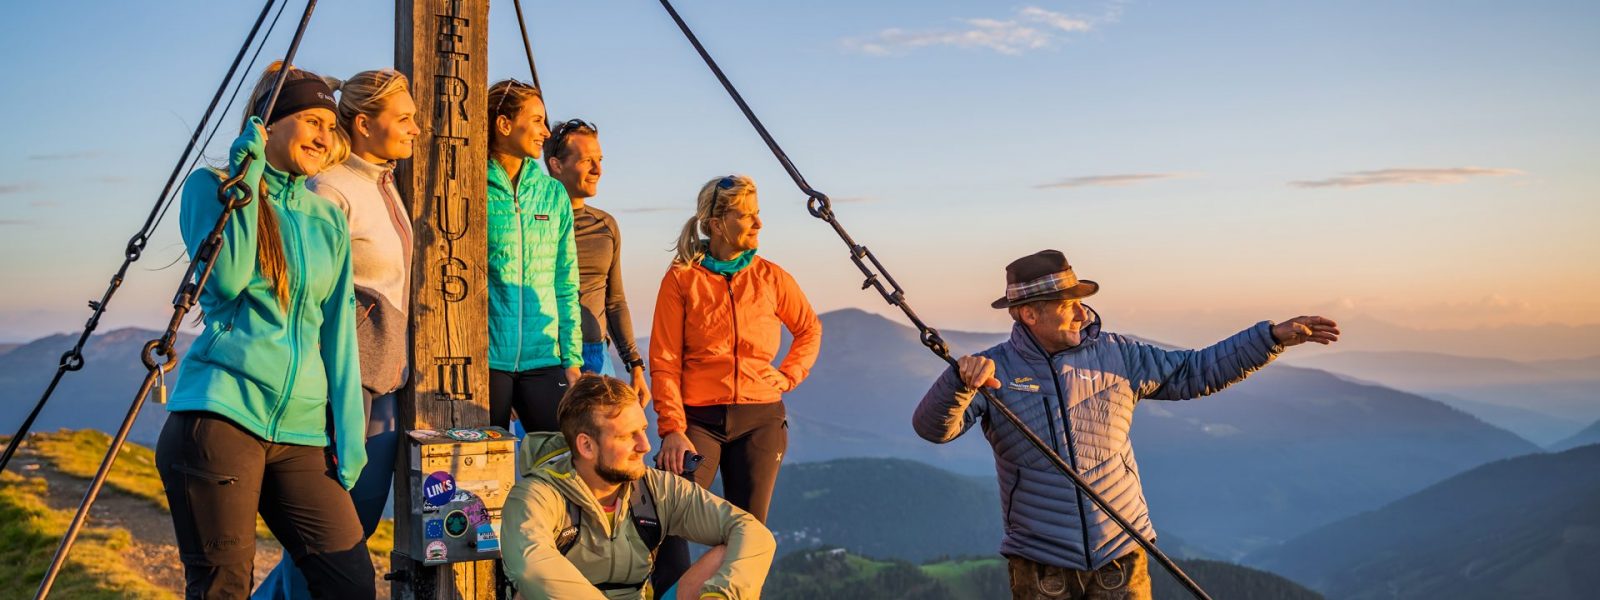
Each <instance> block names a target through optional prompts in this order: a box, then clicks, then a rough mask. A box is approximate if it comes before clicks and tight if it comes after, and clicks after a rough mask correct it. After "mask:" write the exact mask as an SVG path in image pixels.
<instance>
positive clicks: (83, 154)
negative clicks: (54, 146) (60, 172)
mask: <svg viewBox="0 0 1600 600" xmlns="http://www.w3.org/2000/svg"><path fill="white" fill-rule="evenodd" d="M107 156H111V153H110V152H107V151H105V150H75V151H72V152H56V153H52V154H31V155H29V156H28V160H83V159H88V158H104V157H107Z"/></svg>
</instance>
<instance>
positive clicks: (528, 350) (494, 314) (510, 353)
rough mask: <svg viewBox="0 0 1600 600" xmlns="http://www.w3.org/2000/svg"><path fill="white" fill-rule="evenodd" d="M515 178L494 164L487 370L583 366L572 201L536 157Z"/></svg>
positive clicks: (491, 169)
mask: <svg viewBox="0 0 1600 600" xmlns="http://www.w3.org/2000/svg"><path fill="white" fill-rule="evenodd" d="M517 179H518V181H517V183H516V185H512V183H511V181H510V177H509V176H508V175H507V174H506V170H505V168H503V167H501V166H500V162H499V161H496V160H490V161H489V368H491V369H494V370H497V371H513V372H515V371H526V370H528V369H538V368H541V367H552V366H556V365H560V366H562V367H579V366H583V329H582V328H583V321H582V320H581V319H580V318H579V316H578V314H579V313H578V311H579V310H580V309H579V307H578V249H577V245H576V243H575V242H574V241H573V235H572V200H570V199H568V198H567V190H566V188H563V187H561V182H559V181H556V180H555V179H552V178H551V177H550V176H549V175H546V174H545V173H544V171H541V170H539V161H538V160H535V159H532V158H528V159H524V160H523V162H522V172H521V173H520V174H519V176H518V177H517Z"/></svg>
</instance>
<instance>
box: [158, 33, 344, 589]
mask: <svg viewBox="0 0 1600 600" xmlns="http://www.w3.org/2000/svg"><path fill="white" fill-rule="evenodd" d="M277 68H278V65H274V66H273V67H269V68H268V71H267V73H266V75H264V76H263V77H262V80H261V82H260V83H259V84H258V85H257V86H256V91H255V93H254V94H253V95H252V99H251V102H250V104H249V105H248V106H249V107H250V114H252V115H255V114H261V113H262V112H263V111H264V110H265V109H266V106H265V105H266V100H265V98H264V97H265V96H267V95H268V94H267V92H269V91H270V90H271V88H272V83H273V79H274V78H275V76H276V73H277ZM335 109H336V105H335V104H334V102H333V94H332V91H331V90H329V88H328V85H327V84H326V83H323V81H322V79H321V78H319V77H317V76H316V75H314V74H311V73H308V72H305V71H301V70H298V69H292V68H291V70H290V72H289V75H288V79H287V81H286V82H285V84H284V86H283V90H282V92H281V93H280V95H279V97H278V100H277V103H276V104H275V105H274V106H273V107H272V111H271V113H270V114H268V116H267V118H266V120H265V123H266V126H265V127H263V126H262V123H263V121H262V120H261V119H260V118H258V117H254V116H252V117H250V118H249V119H248V120H246V122H245V126H244V132H243V133H242V134H241V135H240V136H239V138H238V139H237V140H236V141H234V143H233V147H232V149H231V151H230V154H229V174H234V175H237V174H239V173H240V171H241V170H243V176H244V181H245V183H246V186H247V189H250V190H254V196H255V197H254V198H252V199H251V200H250V202H249V203H248V204H246V205H244V206H243V207H241V208H239V209H237V210H235V211H234V213H233V214H232V215H231V218H230V219H229V221H228V225H227V228H226V229H225V230H224V232H223V238H222V245H221V249H220V251H219V252H218V254H217V256H216V258H215V260H214V265H213V267H212V271H211V277H210V279H209V280H207V281H206V285H205V288H204V289H203V290H201V294H200V299H199V302H200V308H201V310H202V311H203V312H202V314H203V315H204V316H203V319H204V321H205V325H206V328H205V332H204V333H202V334H201V335H200V337H199V339H197V340H196V341H195V343H194V345H193V346H192V347H191V348H190V349H189V353H188V355H187V356H186V357H185V358H184V360H183V365H182V367H181V368H180V369H179V375H178V383H177V386H176V388H175V389H174V390H173V393H172V397H171V399H170V400H169V401H168V404H167V410H168V411H170V413H171V414H170V415H169V416H168V417H167V422H166V425H165V427H164V428H163V429H162V431H161V438H160V441H159V442H158V443H157V446H156V468H157V469H158V470H159V471H160V473H161V482H162V484H164V485H165V487H166V492H167V501H168V503H169V504H170V505H171V508H172V510H171V512H172V524H173V529H174V530H175V532H176V533H177V541H178V550H179V556H180V558H181V559H182V561H183V565H184V575H185V579H186V580H187V587H188V589H187V595H188V596H189V597H191V598H195V597H205V598H212V597H227V598H243V597H245V596H247V595H249V593H250V588H251V585H252V584H253V583H254V582H253V581H252V576H251V571H252V566H253V563H254V556H255V546H256V544H255V523H256V519H255V517H256V514H257V512H258V511H259V513H260V514H261V517H262V519H263V520H264V521H266V524H267V527H268V528H269V529H271V530H272V533H273V535H274V536H276V537H277V539H278V541H279V542H281V543H282V544H283V547H284V551H285V552H286V553H287V554H289V556H290V557H292V558H293V559H294V561H295V564H296V565H298V566H299V567H300V569H301V570H302V571H303V572H304V573H305V575H306V580H307V582H308V583H309V584H310V588H311V592H312V594H314V595H316V596H318V597H329V598H372V597H374V594H375V590H374V587H373V571H372V562H371V560H370V559H369V558H368V557H367V547H366V541H365V539H364V536H363V534H362V530H361V522H360V520H359V519H358V518H357V516H356V509H355V505H354V504H353V503H352V502H351V500H350V495H349V494H347V493H345V490H346V489H348V488H350V487H351V486H352V485H354V484H355V482H356V478H357V476H359V475H360V473H361V468H362V466H363V465H364V464H365V463H366V461H367V455H366V449H365V446H364V444H363V442H364V440H365V437H366V436H365V433H366V415H365V414H364V412H365V409H364V406H363V402H362V396H361V367H360V362H359V355H358V353H357V349H356V329H355V295H354V288H353V286H352V284H351V266H350V234H349V231H348V229H347V227H346V225H345V218H344V215H343V213H340V212H339V209H338V208H336V207H334V205H333V204H332V203H331V202H328V201H327V200H325V199H323V198H322V197H320V196H317V195H316V194H313V193H311V192H310V191H309V190H307V189H306V186H305V182H306V177H307V176H310V175H315V174H316V173H318V172H319V171H321V170H322V169H324V168H326V167H327V166H329V165H331V164H334V163H337V162H339V161H340V160H343V157H342V156H340V154H341V152H340V150H341V149H342V148H343V145H342V143H341V140H340V139H339V138H338V137H337V136H336V133H335V131H334V129H335V128H336V127H337V124H336V120H335V116H334V111H335ZM247 161H248V163H249V166H248V168H245V167H244V164H245V163H246V162H247ZM227 176H228V174H224V173H222V172H219V171H216V170H212V169H201V170H199V171H196V172H195V173H194V174H193V175H191V176H190V177H189V180H188V182H187V183H185V184H184V189H183V198H182V204H181V225H182V233H183V240H184V243H185V245H187V246H188V249H189V257H190V259H191V260H192V259H194V258H195V255H196V253H197V252H198V249H199V247H200V245H201V244H202V242H204V241H205V239H206V237H207V236H208V235H209V234H210V232H211V230H212V228H213V227H214V226H215V224H216V222H217V218H218V217H219V216H220V215H221V214H222V211H223V204H222V202H221V201H220V200H219V199H218V197H217V192H218V188H220V187H221V182H222V181H223V180H224V179H225V178H226V177H227ZM329 416H331V417H332V419H333V423H332V425H333V426H332V428H331V429H332V432H333V436H332V438H333V439H330V436H329V435H328V431H329V429H330V428H329V427H328V425H329V424H328V417H329ZM330 444H332V445H333V447H334V448H335V449H336V451H332V452H330V451H329V450H328V448H327V447H328V446H329V445H330ZM334 456H336V457H337V458H336V459H334V458H332V457H334Z"/></svg>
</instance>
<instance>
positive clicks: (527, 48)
mask: <svg viewBox="0 0 1600 600" xmlns="http://www.w3.org/2000/svg"><path fill="white" fill-rule="evenodd" d="M511 5H512V6H515V7H516V8H517V28H518V29H521V30H522V50H523V52H525V53H526V54H527V55H528V75H529V76H530V77H532V78H533V87H535V88H538V89H539V91H540V92H543V91H544V86H542V85H539V67H537V66H535V65H534V64H533V42H532V41H530V40H529V39H528V22H527V21H525V20H523V18H522V0H511ZM548 120H549V119H546V121H548Z"/></svg>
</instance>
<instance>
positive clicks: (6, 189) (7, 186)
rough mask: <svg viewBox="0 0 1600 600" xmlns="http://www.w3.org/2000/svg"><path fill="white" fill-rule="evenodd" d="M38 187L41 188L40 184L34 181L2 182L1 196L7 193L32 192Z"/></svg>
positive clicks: (0, 187)
mask: <svg viewBox="0 0 1600 600" xmlns="http://www.w3.org/2000/svg"><path fill="white" fill-rule="evenodd" d="M37 189H39V184H37V183H34V182H32V181H24V182H21V183H0V196H4V195H6V194H20V193H23V192H31V191H34V190H37Z"/></svg>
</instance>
